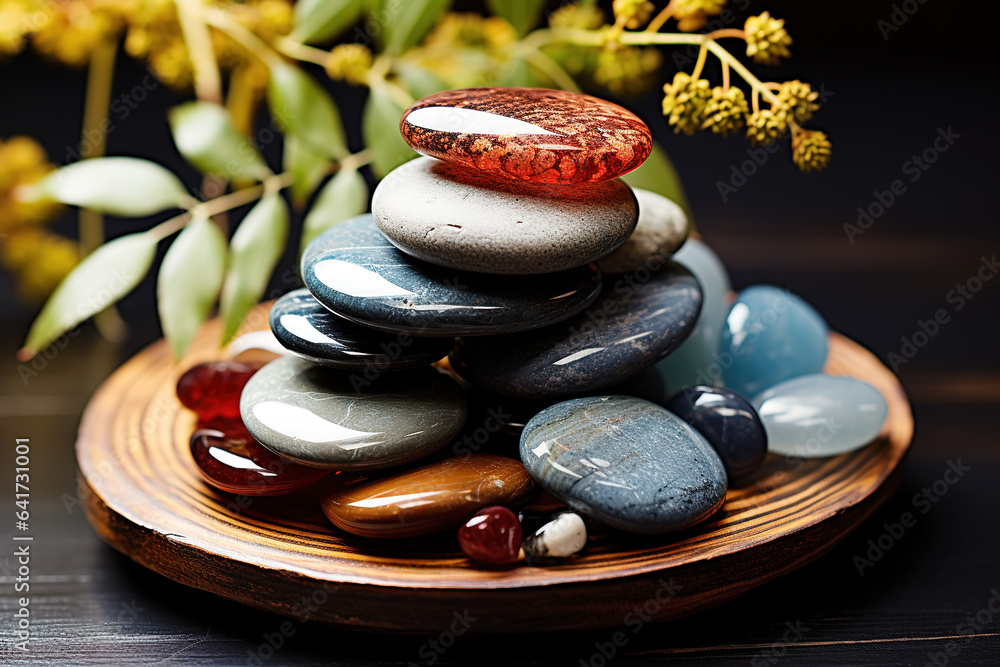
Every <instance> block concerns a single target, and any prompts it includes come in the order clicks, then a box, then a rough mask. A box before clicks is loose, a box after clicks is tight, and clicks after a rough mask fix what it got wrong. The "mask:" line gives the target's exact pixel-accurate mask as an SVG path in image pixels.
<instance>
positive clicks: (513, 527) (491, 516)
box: [458, 505, 521, 565]
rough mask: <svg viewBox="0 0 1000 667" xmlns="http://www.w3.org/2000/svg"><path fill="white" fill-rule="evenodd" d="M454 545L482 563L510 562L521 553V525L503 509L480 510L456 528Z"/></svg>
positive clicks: (503, 563)
mask: <svg viewBox="0 0 1000 667" xmlns="http://www.w3.org/2000/svg"><path fill="white" fill-rule="evenodd" d="M458 545H459V546H460V547H461V548H462V551H464V552H465V555H466V556H468V557H469V558H471V559H473V560H478V561H480V562H482V563H489V564H490V565H506V564H507V563H513V562H514V561H516V560H517V556H518V552H519V551H520V550H521V522H520V521H518V519H517V516H516V515H515V514H514V513H513V512H511V511H510V510H509V509H507V508H506V507H500V506H498V505H495V506H493V507H487V508H485V509H481V510H479V511H478V512H476V515H475V516H473V517H472V518H471V519H469V520H468V521H466V522H465V525H464V526H462V527H461V528H459V529H458Z"/></svg>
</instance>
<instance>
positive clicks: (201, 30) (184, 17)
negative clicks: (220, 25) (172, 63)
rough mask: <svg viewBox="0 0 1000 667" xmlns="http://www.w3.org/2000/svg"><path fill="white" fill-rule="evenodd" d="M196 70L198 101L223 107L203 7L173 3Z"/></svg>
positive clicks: (189, 0) (192, 0)
mask: <svg viewBox="0 0 1000 667" xmlns="http://www.w3.org/2000/svg"><path fill="white" fill-rule="evenodd" d="M174 2H175V3H176V5H177V17H178V20H179V21H180V24H181V32H182V33H183V34H184V42H185V44H187V48H188V53H189V54H190V57H191V68H192V69H193V70H194V90H195V95H196V96H197V98H198V99H199V100H202V101H204V102H213V103H215V104H222V76H221V75H220V74H219V64H218V63H217V62H216V61H215V50H214V49H213V48H212V35H211V34H209V31H208V24H207V23H206V22H205V12H204V6H203V5H202V4H201V2H199V1H198V0H174Z"/></svg>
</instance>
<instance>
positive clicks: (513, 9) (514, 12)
mask: <svg viewBox="0 0 1000 667" xmlns="http://www.w3.org/2000/svg"><path fill="white" fill-rule="evenodd" d="M486 6H487V7H489V8H490V11H491V12H493V13H494V14H496V15H497V16H500V17H502V18H504V19H507V22H508V23H510V24H511V25H512V26H514V30H516V31H517V34H518V35H520V36H524V35H525V34H526V33H527V32H528V31H529V30H531V29H532V28H534V27H535V26H536V25H538V20H539V19H540V18H542V11H543V10H544V9H545V0H486Z"/></svg>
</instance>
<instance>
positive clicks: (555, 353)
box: [451, 263, 701, 398]
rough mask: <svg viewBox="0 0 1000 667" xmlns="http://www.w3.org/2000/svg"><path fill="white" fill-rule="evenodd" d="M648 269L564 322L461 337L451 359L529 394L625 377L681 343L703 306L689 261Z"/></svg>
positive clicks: (577, 389)
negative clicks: (515, 331)
mask: <svg viewBox="0 0 1000 667" xmlns="http://www.w3.org/2000/svg"><path fill="white" fill-rule="evenodd" d="M639 277H643V276H642V275H640V276H639ZM644 277H645V278H646V280H645V281H641V280H639V279H637V278H634V277H633V276H627V277H625V278H621V279H618V280H617V281H616V282H614V283H613V284H605V286H604V289H603V290H602V292H601V296H600V297H598V299H597V301H596V302H595V303H594V305H593V306H591V307H590V308H589V309H587V310H586V311H584V312H582V313H580V314H579V315H576V316H574V317H572V318H570V319H569V320H566V321H565V322H560V323H559V324H553V325H551V326H548V327H545V328H544V329H539V330H537V331H529V332H525V333H519V334H512V335H507V336H496V337H491V338H474V339H473V338H463V339H460V340H459V341H458V343H457V345H456V347H455V351H454V352H453V353H452V355H451V363H452V367H453V368H454V369H455V371H456V372H457V373H458V374H459V375H461V376H462V377H463V378H465V379H466V380H468V381H469V382H471V383H473V384H475V385H478V386H480V387H483V388H485V389H489V390H490V391H494V392H497V393H500V394H508V395H511V396H521V397H524V398H548V397H553V396H572V395H574V394H576V395H579V394H585V393H588V392H591V391H595V390H599V389H605V388H607V387H611V386H613V385H615V384H618V383H619V382H623V381H625V380H627V379H629V378H630V377H632V376H634V375H636V374H637V373H639V372H640V371H642V370H643V369H644V368H647V367H649V366H652V365H653V364H655V363H656V362H657V361H659V360H660V359H662V358H663V357H665V356H666V355H667V354H669V353H670V351H671V350H673V349H674V348H675V347H677V346H678V345H679V344H680V343H681V341H683V340H684V338H685V337H687V335H688V334H689V333H690V332H691V330H692V329H693V328H694V324H695V321H696V320H697V318H698V311H699V309H700V308H701V288H700V287H699V286H698V281H697V280H695V278H694V276H692V275H691V273H690V272H689V271H688V270H687V269H685V268H683V267H681V266H678V265H677V264H672V263H668V264H667V265H666V266H665V267H663V268H661V269H660V270H659V271H657V272H655V273H652V274H650V273H649V272H646V273H645V274H644Z"/></svg>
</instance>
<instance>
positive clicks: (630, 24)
mask: <svg viewBox="0 0 1000 667" xmlns="http://www.w3.org/2000/svg"><path fill="white" fill-rule="evenodd" d="M655 9H656V5H654V4H653V3H652V2H650V1H649V0H614V2H613V3H611V10H612V11H613V12H614V14H615V20H616V21H620V22H621V23H620V25H624V26H625V27H626V28H628V29H630V30H636V29H637V28H641V27H642V26H644V25H646V24H647V23H649V19H651V18H652V17H653V11H654V10H655Z"/></svg>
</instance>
